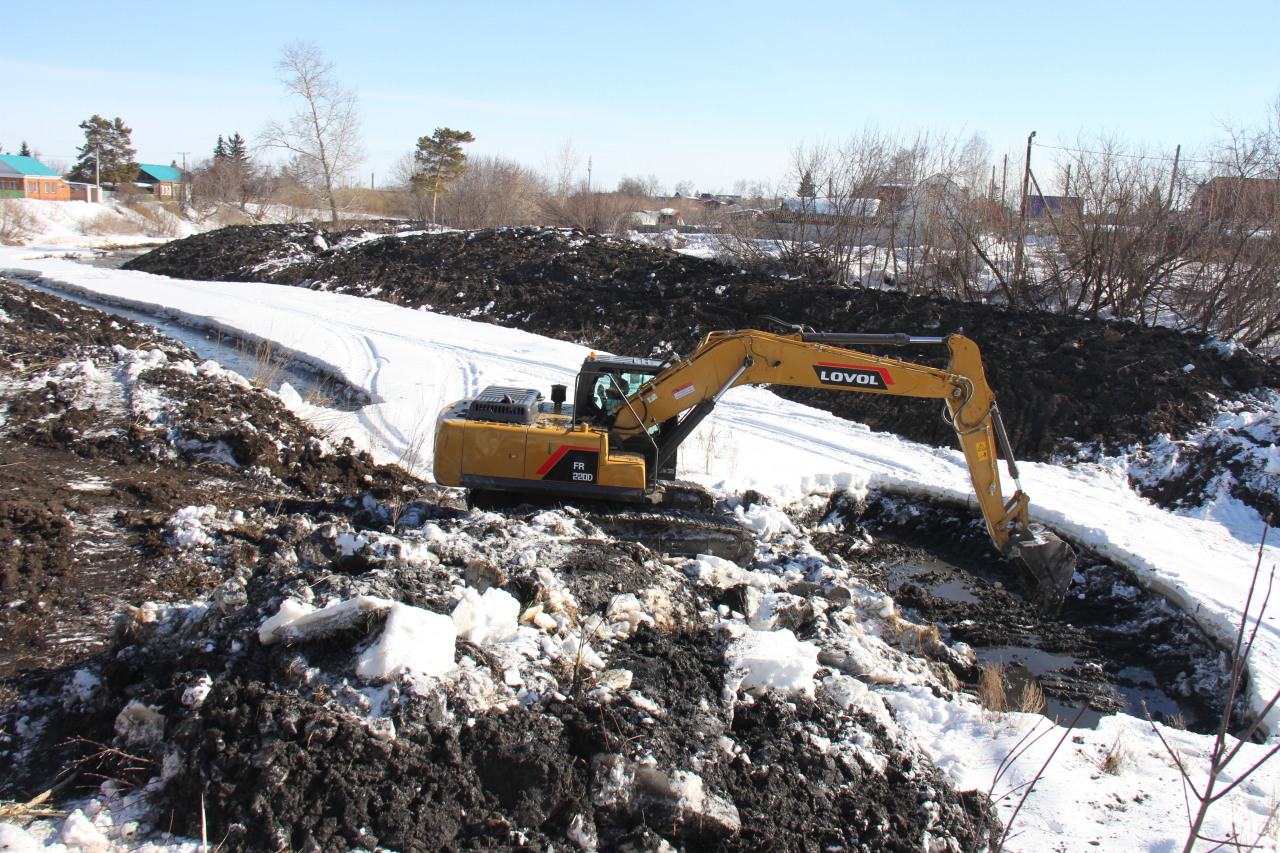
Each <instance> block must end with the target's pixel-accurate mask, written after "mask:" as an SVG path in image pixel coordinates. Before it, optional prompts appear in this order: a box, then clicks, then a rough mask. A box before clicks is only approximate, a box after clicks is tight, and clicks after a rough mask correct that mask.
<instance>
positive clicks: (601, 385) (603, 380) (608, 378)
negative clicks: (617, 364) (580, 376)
mask: <svg viewBox="0 0 1280 853" xmlns="http://www.w3.org/2000/svg"><path fill="white" fill-rule="evenodd" d="M652 378H653V377H652V376H651V375H650V374H648V373H603V374H601V375H600V376H598V377H597V378H596V381H595V385H593V386H592V389H591V398H592V400H593V401H594V402H595V404H596V405H597V406H599V407H600V410H601V411H602V412H612V411H613V410H614V409H616V408H618V407H619V406H621V405H623V402H622V401H623V400H624V399H626V398H627V397H630V396H631V395H632V394H634V393H635V392H636V390H637V389H639V387H640V386H641V385H643V384H644V383H646V382H648V381H649V380H650V379H652Z"/></svg>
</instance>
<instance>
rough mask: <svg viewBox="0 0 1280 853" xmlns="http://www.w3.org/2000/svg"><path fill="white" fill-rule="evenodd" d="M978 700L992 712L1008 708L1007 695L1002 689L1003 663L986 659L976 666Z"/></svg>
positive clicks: (1000, 711)
mask: <svg viewBox="0 0 1280 853" xmlns="http://www.w3.org/2000/svg"><path fill="white" fill-rule="evenodd" d="M978 701H979V702H981V703H982V707H984V708H986V709H987V710H988V711H990V712H991V713H992V714H996V715H1000V714H1003V713H1004V712H1005V711H1007V710H1009V707H1008V704H1009V697H1008V696H1007V695H1006V694H1005V689H1004V664H1003V663H1000V662H999V661H986V662H984V663H982V664H980V665H979V666H978Z"/></svg>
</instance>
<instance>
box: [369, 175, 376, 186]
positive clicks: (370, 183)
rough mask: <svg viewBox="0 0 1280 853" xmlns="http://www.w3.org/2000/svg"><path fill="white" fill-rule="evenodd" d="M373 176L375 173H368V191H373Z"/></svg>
mask: <svg viewBox="0 0 1280 853" xmlns="http://www.w3.org/2000/svg"><path fill="white" fill-rule="evenodd" d="M374 174H376V173H374V172H370V173H369V189H373V176H374Z"/></svg>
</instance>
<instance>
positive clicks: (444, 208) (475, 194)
mask: <svg viewBox="0 0 1280 853" xmlns="http://www.w3.org/2000/svg"><path fill="white" fill-rule="evenodd" d="M546 195H547V193H546V189H545V187H544V181H543V179H542V178H541V177H540V176H539V175H537V174H536V173H534V172H533V171H532V170H530V169H526V168H525V167H524V166H521V165H520V164H519V163H517V162H515V161H514V160H508V159H506V158H504V157H495V156H489V155H480V156H477V157H472V158H470V159H469V160H468V161H467V171H466V172H464V173H463V174H462V176H461V177H459V178H458V180H457V181H456V182H454V184H453V186H452V187H450V190H449V195H447V196H445V197H443V198H441V199H440V208H441V210H440V219H441V221H442V222H443V223H444V224H446V225H451V226H453V227H454V228H496V227H499V226H504V225H527V224H531V223H533V222H535V221H537V220H538V219H539V218H540V217H539V202H541V200H542V199H543V198H545V197H546Z"/></svg>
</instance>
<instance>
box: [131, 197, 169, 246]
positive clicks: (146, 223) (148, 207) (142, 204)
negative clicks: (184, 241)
mask: <svg viewBox="0 0 1280 853" xmlns="http://www.w3.org/2000/svg"><path fill="white" fill-rule="evenodd" d="M125 207H127V208H128V209H129V210H131V211H133V212H134V213H136V214H137V215H138V217H139V219H140V220H141V222H140V223H139V224H140V226H141V228H142V233H143V234H146V235H147V236H148V237H178V236H181V234H182V217H181V216H179V215H178V214H177V213H175V212H174V211H172V210H169V209H168V207H169V206H168V205H162V204H159V203H157V202H153V201H142V200H141V199H138V200H131V201H129V202H126V204H125Z"/></svg>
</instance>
